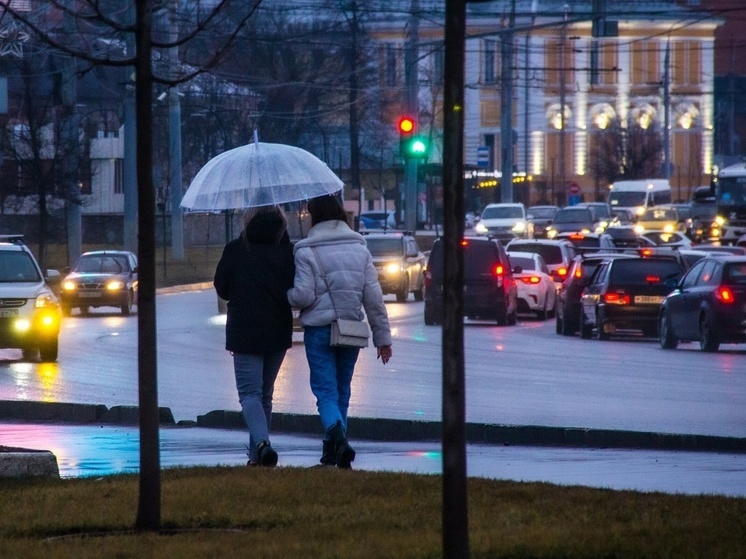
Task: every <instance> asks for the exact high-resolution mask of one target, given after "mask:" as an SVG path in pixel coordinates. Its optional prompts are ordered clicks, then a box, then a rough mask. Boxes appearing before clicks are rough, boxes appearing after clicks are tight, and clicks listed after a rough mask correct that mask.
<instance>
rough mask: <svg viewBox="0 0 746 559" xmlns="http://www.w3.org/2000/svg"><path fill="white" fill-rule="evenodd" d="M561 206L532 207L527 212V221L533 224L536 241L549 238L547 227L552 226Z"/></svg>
mask: <svg viewBox="0 0 746 559" xmlns="http://www.w3.org/2000/svg"><path fill="white" fill-rule="evenodd" d="M558 211H559V206H531V207H530V208H528V209H527V210H526V221H528V222H529V223H531V224H533V231H534V239H543V238H545V237H546V236H547V227H548V226H550V225H551V224H552V220H554V214H556V213H557V212H558Z"/></svg>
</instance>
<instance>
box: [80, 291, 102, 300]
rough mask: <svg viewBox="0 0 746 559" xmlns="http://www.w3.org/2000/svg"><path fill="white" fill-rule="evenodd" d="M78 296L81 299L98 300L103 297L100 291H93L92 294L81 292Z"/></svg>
mask: <svg viewBox="0 0 746 559" xmlns="http://www.w3.org/2000/svg"><path fill="white" fill-rule="evenodd" d="M78 296H79V297H80V298H81V299H98V298H99V297H101V293H100V292H98V291H91V292H86V291H81V292H80V293H78Z"/></svg>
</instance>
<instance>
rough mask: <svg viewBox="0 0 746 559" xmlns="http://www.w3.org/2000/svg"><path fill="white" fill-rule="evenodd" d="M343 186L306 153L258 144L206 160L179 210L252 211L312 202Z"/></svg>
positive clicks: (275, 145)
mask: <svg viewBox="0 0 746 559" xmlns="http://www.w3.org/2000/svg"><path fill="white" fill-rule="evenodd" d="M343 186H344V184H343V183H342V181H341V180H340V179H339V177H337V175H335V174H334V173H333V172H332V170H331V169H329V167H328V166H327V165H326V163H324V162H323V161H321V160H320V159H319V158H318V157H316V156H315V155H313V154H312V153H310V152H308V151H306V150H304V149H301V148H298V147H295V146H289V145H286V144H269V143H264V142H254V143H252V144H248V145H245V146H241V147H238V148H235V149H232V150H229V151H226V152H224V153H221V154H220V155H218V156H216V157H213V158H212V159H211V160H210V161H208V162H207V163H206V164H205V166H204V167H202V169H200V170H199V172H198V173H197V175H196V176H195V177H194V180H193V181H192V183H191V184H190V185H189V188H188V189H187V191H186V193H185V194H184V198H183V199H182V201H181V205H182V206H183V207H185V208H189V209H191V210H208V211H209V210H230V209H240V208H252V207H256V206H269V205H271V204H284V203H286V202H296V201H298V200H308V199H310V198H315V197H316V196H322V195H324V194H332V193H334V192H338V191H340V190H342V187H343Z"/></svg>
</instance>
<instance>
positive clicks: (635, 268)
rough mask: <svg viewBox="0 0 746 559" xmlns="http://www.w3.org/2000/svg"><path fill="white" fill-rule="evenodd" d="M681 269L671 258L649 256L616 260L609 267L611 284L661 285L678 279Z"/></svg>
mask: <svg viewBox="0 0 746 559" xmlns="http://www.w3.org/2000/svg"><path fill="white" fill-rule="evenodd" d="M681 273H682V269H681V266H679V265H678V264H677V263H676V262H675V261H673V260H652V259H649V258H640V259H637V258H635V259H630V260H618V261H617V262H615V263H614V265H613V266H612V269H611V277H610V279H609V283H610V284H612V285H661V284H664V283H666V281H670V280H674V279H678V278H679V277H680V276H681Z"/></svg>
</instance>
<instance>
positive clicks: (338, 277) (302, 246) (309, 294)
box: [288, 220, 391, 347]
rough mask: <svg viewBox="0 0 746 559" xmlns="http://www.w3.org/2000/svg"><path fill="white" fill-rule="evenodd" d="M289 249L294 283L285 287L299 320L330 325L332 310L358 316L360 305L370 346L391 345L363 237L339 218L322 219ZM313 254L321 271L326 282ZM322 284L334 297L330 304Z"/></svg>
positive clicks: (376, 274)
mask: <svg viewBox="0 0 746 559" xmlns="http://www.w3.org/2000/svg"><path fill="white" fill-rule="evenodd" d="M311 247H315V248H316V250H315V251H314V250H312V248H311ZM293 253H294V254H295V281H294V286H293V288H292V289H290V290H288V300H289V301H290V305H291V306H292V307H295V308H298V309H301V315H300V321H301V324H303V325H304V326H326V325H327V324H331V322H332V320H334V318H335V316H334V309H335V308H336V310H337V315H338V317H339V318H348V319H354V320H362V319H363V318H364V315H363V312H362V310H361V308H364V309H365V315H366V316H367V318H368V324H370V329H371V332H372V337H373V345H374V346H376V347H380V346H386V345H391V328H390V326H389V318H388V313H387V312H386V305H385V304H384V302H383V293H382V291H381V286H380V285H379V283H378V273H377V272H376V269H375V267H374V266H373V259H372V257H371V255H370V252H369V251H368V247H367V246H366V245H365V240H364V239H363V236H362V235H360V234H359V233H356V232H355V231H353V230H352V229H350V227H349V226H348V225H347V223H345V222H344V221H337V220H334V221H323V222H321V223H318V224H316V225H314V226H313V227H311V230H310V231H309V232H308V237H306V238H305V239H303V240H301V241H298V242H297V243H296V244H295V247H294V249H293ZM314 253H315V254H314ZM316 255H318V258H319V260H320V261H321V265H322V267H323V269H324V273H325V274H326V283H325V282H324V278H322V277H321V272H320V271H319V265H318V263H317V260H316ZM327 283H328V284H329V289H331V291H332V296H333V297H334V305H333V306H332V299H330V297H329V290H327Z"/></svg>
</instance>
